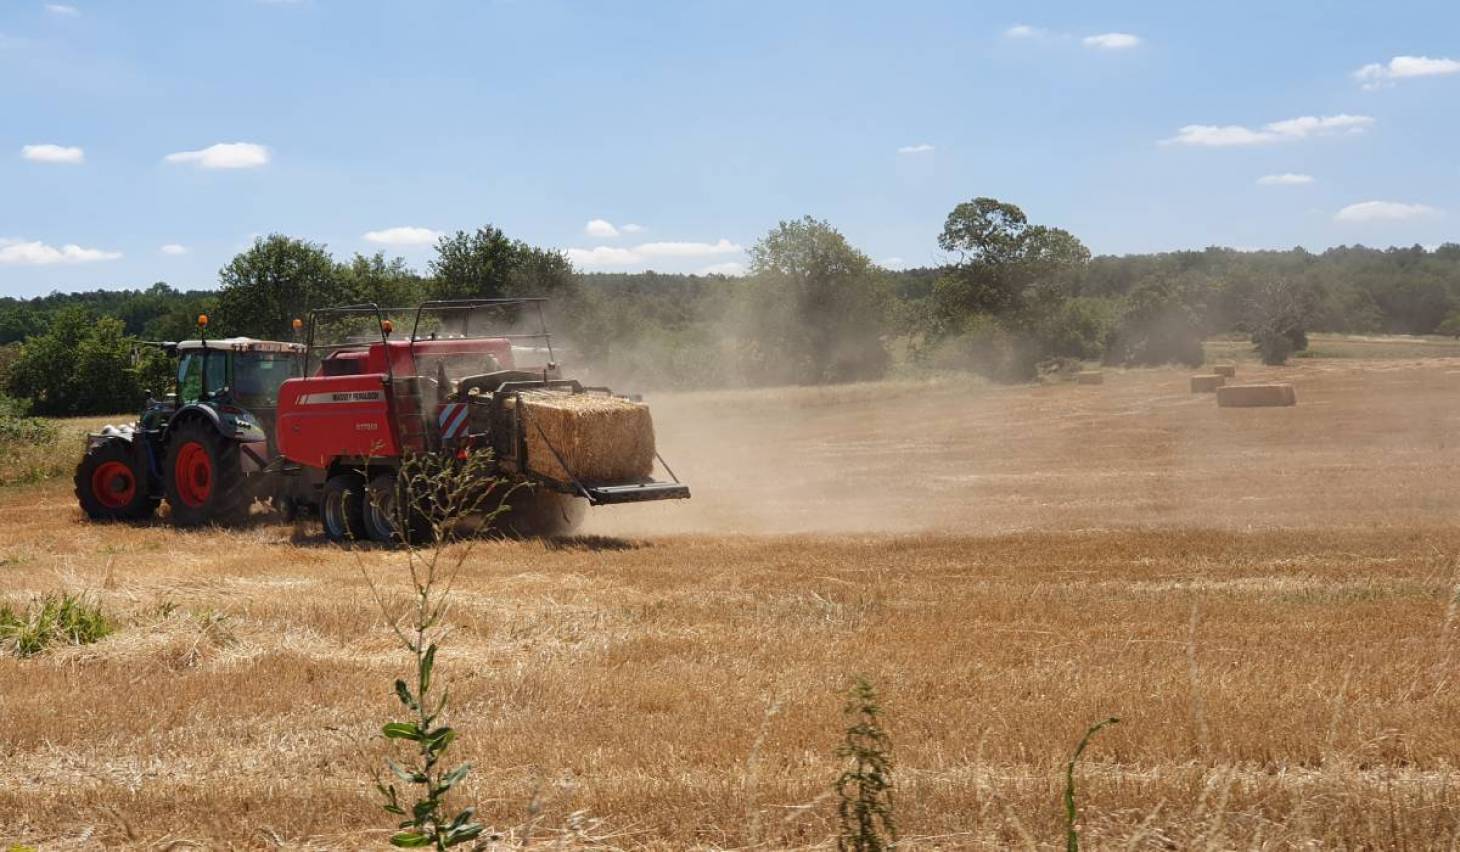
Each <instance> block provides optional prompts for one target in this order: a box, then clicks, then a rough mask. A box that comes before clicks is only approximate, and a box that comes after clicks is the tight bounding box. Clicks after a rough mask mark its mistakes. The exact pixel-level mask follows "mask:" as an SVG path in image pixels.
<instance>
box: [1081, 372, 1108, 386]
mask: <svg viewBox="0 0 1460 852" xmlns="http://www.w3.org/2000/svg"><path fill="white" fill-rule="evenodd" d="M1075 383H1076V384H1080V385H1103V384H1105V374H1104V373H1102V372H1100V371H1099V370H1081V371H1080V372H1078V373H1076V374H1075Z"/></svg>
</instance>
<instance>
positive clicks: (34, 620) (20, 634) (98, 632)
mask: <svg viewBox="0 0 1460 852" xmlns="http://www.w3.org/2000/svg"><path fill="white" fill-rule="evenodd" d="M111 632H112V624H111V621H110V620H109V619H108V618H107V617H106V615H105V614H104V613H103V612H102V611H101V607H100V606H98V605H97V604H96V603H94V602H92V601H90V600H88V599H87V598H86V597H85V596H82V595H72V594H69V593H64V594H61V595H54V594H51V595H46V596H45V597H43V598H41V599H39V600H38V601H33V602H32V603H31V604H30V605H28V606H26V607H25V609H23V610H20V611H16V610H14V609H12V608H11V606H10V605H9V604H0V647H3V648H5V649H6V650H8V651H9V652H10V653H12V654H14V655H15V656H17V657H33V656H35V655H36V654H39V653H40V652H42V651H44V650H45V649H46V648H48V647H50V646H51V645H54V644H56V643H61V644H66V645H90V644H91V643H93V642H96V641H99V640H101V639H103V638H105V637H106V636H108V635H110V634H111Z"/></svg>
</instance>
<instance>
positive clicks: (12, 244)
mask: <svg viewBox="0 0 1460 852" xmlns="http://www.w3.org/2000/svg"><path fill="white" fill-rule="evenodd" d="M121 256H122V253H121V252H119V251H104V250H102V249H89V248H82V247H81V246H78V245H75V244H67V245H64V246H61V247H60V248H56V247H55V246H50V245H46V244H45V243H43V242H40V241H33V242H26V241H24V240H4V239H0V266H54V265H55V264H59V263H95V262H96V261H99V260H116V259H117V258H119V257H121Z"/></svg>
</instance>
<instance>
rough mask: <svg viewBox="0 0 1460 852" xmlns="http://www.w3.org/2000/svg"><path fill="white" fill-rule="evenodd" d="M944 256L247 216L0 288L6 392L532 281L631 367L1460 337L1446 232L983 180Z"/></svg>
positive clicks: (679, 372) (826, 229)
mask: <svg viewBox="0 0 1460 852" xmlns="http://www.w3.org/2000/svg"><path fill="white" fill-rule="evenodd" d="M935 239H936V244H937V245H938V247H939V249H941V250H942V252H943V253H944V254H945V256H946V262H945V263H944V264H943V265H941V266H938V267H930V268H920V269H909V270H888V269H884V268H881V267H879V266H878V265H877V264H875V263H873V262H872V261H871V260H870V259H869V258H868V257H867V255H866V254H865V253H863V252H862V251H860V250H859V249H857V248H856V247H855V246H853V245H851V243H850V242H849V241H848V240H847V239H846V238H845V237H844V236H843V235H842V234H841V233H840V232H839V231H837V230H836V228H835V227H833V226H832V225H831V224H830V223H827V222H825V221H820V220H817V219H814V218H812V217H809V216H807V217H803V218H801V219H795V220H788V221H784V222H781V223H779V224H777V225H776V226H775V227H774V228H771V229H770V230H769V231H768V232H767V233H766V234H765V235H764V236H763V237H762V238H761V239H760V240H759V241H758V242H756V244H755V245H754V246H753V247H752V248H751V250H750V252H749V259H750V264H749V269H748V271H747V274H746V275H744V276H740V277H727V276H721V275H709V276H702V275H680V274H663V273H655V272H644V273H632V274H612V273H583V272H580V271H578V270H575V269H574V268H573V267H572V265H571V264H570V263H569V261H568V260H567V258H566V257H565V256H564V255H563V254H561V253H559V252H556V251H552V250H549V249H543V248H540V247H536V246H532V245H530V244H528V243H525V242H523V241H521V240H516V239H512V238H510V237H509V236H508V235H506V234H505V233H503V232H502V231H501V229H499V228H496V227H493V226H490V225H488V226H484V227H482V228H479V229H476V230H474V231H459V232H456V233H454V234H451V235H448V236H444V237H442V238H441V239H440V240H439V242H438V243H437V245H436V248H435V254H434V257H432V259H431V260H430V261H429V262H428V264H427V266H426V269H425V270H423V271H417V270H415V269H413V268H411V267H410V266H409V265H407V264H406V262H405V261H404V260H402V259H400V258H391V257H388V256H387V255H386V254H384V253H377V254H374V255H361V254H356V255H354V256H353V257H351V258H350V259H348V260H337V259H335V258H334V257H332V256H331V255H330V253H329V252H328V250H327V248H326V247H325V246H323V245H319V244H316V243H312V242H309V241H306V240H299V239H295V238H291V237H288V236H285V235H281V234H273V235H269V236H266V237H260V238H258V239H257V240H255V242H254V244H253V245H252V246H251V247H249V248H248V249H246V250H245V251H243V252H241V253H239V254H238V255H237V256H236V257H234V258H233V259H232V260H231V261H230V262H229V263H228V264H227V265H226V266H224V267H223V268H222V269H221V270H220V271H219V286H218V288H217V289H216V290H190V291H180V290H177V289H175V288H173V287H171V286H169V285H168V284H166V283H158V284H154V285H153V286H152V287H150V288H148V289H146V290H119V291H108V290H98V291H92V292H85V293H71V294H60V293H57V294H52V295H49V296H45V297H41V298H36V299H30V300H20V299H11V298H6V299H0V391H3V392H4V393H6V394H9V395H10V396H12V397H15V398H17V399H19V400H21V401H22V402H28V403H29V405H30V407H31V409H32V410H33V411H35V413H38V414H48V415H64V414H87V413H99V412H110V411H116V410H126V409H130V408H134V407H135V406H136V403H137V402H138V401H139V399H140V396H141V394H142V392H143V391H144V390H145V389H149V388H150V389H152V390H154V391H155V392H158V393H161V392H163V390H164V389H165V388H166V373H167V369H168V368H167V365H166V364H165V363H164V362H163V361H162V360H161V359H160V356H159V355H157V354H155V353H152V354H147V353H145V352H143V353H142V354H136V353H134V349H135V343H136V342H137V341H139V340H178V339H184V338H187V337H192V336H196V327H195V321H196V317H197V315H198V314H200V313H208V314H209V315H210V316H211V317H213V318H214V319H213V323H212V325H211V328H212V329H214V332H215V333H218V334H225V335H247V336H252V337H261V338H276V339H278V338H283V339H288V335H289V334H290V323H291V321H292V320H293V319H294V318H295V317H301V316H304V315H306V314H307V313H308V311H309V310H310V309H311V308H314V307H321V306H328V305H339V304H349V303H362V302H376V303H379V304H382V305H391V306H410V305H414V304H416V303H418V302H420V301H422V300H425V299H446V298H468V297H484V298H492V297H506V296H524V295H540V296H547V297H549V298H550V299H551V300H552V301H551V305H552V306H553V307H552V316H551V319H552V326H553V329H554V332H555V335H557V336H558V337H559V338H561V339H565V340H566V342H567V345H568V348H569V350H570V353H571V354H570V355H569V360H570V364H569V366H570V368H571V369H572V370H573V371H574V372H575V373H579V374H581V373H583V372H585V371H587V372H588V373H590V374H591V375H592V376H593V377H594V378H596V379H602V380H605V381H614V382H621V383H622V382H627V383H629V384H632V385H633V386H636V387H640V388H663V387H670V388H672V387H726V386H758V385H775V384H821V383H834V382H845V381H858V380H868V379H876V378H880V377H883V376H886V375H887V374H888V373H889V371H893V370H919V369H930V370H966V371H972V372H977V373H980V374H982V375H984V376H987V377H989V378H992V379H994V380H998V381H1027V380H1031V379H1034V378H1036V377H1037V376H1038V374H1039V372H1040V370H1041V369H1047V368H1049V367H1050V366H1052V365H1059V364H1061V363H1064V362H1068V361H1074V360H1080V361H1090V360H1098V361H1102V362H1104V363H1107V364H1121V365H1152V364H1162V363H1172V362H1175V363H1187V364H1193V365H1194V364H1199V363H1200V362H1201V358H1202V349H1201V340H1202V338H1203V337H1206V336H1209V335H1212V334H1218V333H1231V332H1237V333H1241V334H1244V335H1247V336H1249V337H1250V338H1251V339H1252V341H1253V344H1254V346H1255V347H1256V349H1257V350H1258V351H1259V352H1260V353H1261V355H1262V357H1263V358H1264V359H1265V360H1268V361H1270V362H1274V363H1280V362H1281V361H1282V360H1283V359H1285V358H1287V357H1288V356H1289V355H1290V354H1292V353H1293V352H1295V351H1299V350H1301V349H1303V348H1304V347H1305V346H1306V345H1307V333H1308V332H1309V331H1337V332H1353V333H1403V334H1434V333H1441V334H1453V335H1457V336H1460V245H1456V244H1453V243H1447V244H1445V245H1442V246H1439V247H1438V248H1434V249H1426V248H1423V247H1420V246H1414V247H1411V248H1390V249H1382V250H1381V249H1371V248H1365V247H1361V246H1356V247H1339V248H1334V249H1329V250H1327V251H1324V252H1322V253H1312V252H1308V251H1305V250H1303V249H1299V248H1295V249H1292V250H1289V251H1248V252H1243V251H1237V250H1233V249H1226V248H1208V249H1204V250H1199V251H1177V252H1169V253H1160V254H1142V255H1127V256H1122V257H1112V256H1106V257H1092V256H1091V253H1090V251H1089V250H1088V249H1087V248H1086V247H1085V245H1084V244H1083V243H1082V242H1081V241H1080V240H1079V238H1078V237H1076V236H1075V235H1074V234H1071V233H1069V232H1068V231H1065V230H1063V229H1060V228H1056V227H1050V226H1046V225H1041V224H1037V223H1032V222H1030V221H1029V220H1028V218H1027V217H1026V216H1025V214H1024V212H1023V211H1022V210H1020V209H1019V208H1018V207H1017V206H1015V205H1013V204H1009V203H1006V202H1001V201H999V200H997V199H992V198H976V199H973V200H970V201H968V202H965V203H963V204H959V205H958V206H957V207H955V208H954V209H953V210H952V211H951V212H950V213H949V214H948V217H947V219H946V221H945V223H944V227H943V229H942V231H941V233H939V234H937V235H936V237H935Z"/></svg>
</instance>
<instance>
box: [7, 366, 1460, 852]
mask: <svg viewBox="0 0 1460 852" xmlns="http://www.w3.org/2000/svg"><path fill="white" fill-rule="evenodd" d="M1314 348H1315V351H1316V352H1317V353H1318V354H1320V355H1322V356H1323V357H1316V358H1311V359H1303V360H1299V361H1295V362H1294V363H1293V364H1292V365H1291V366H1288V367H1284V368H1263V367H1260V366H1256V365H1253V364H1250V363H1245V362H1244V363H1243V364H1242V365H1241V370H1240V373H1239V375H1240V378H1241V379H1242V380H1244V381H1246V380H1259V379H1260V380H1266V379H1280V380H1284V381H1291V382H1293V383H1294V384H1295V385H1296V386H1297V392H1298V399H1299V404H1298V405H1297V406H1296V407H1293V408H1283V409H1218V408H1217V407H1216V406H1215V403H1214V401H1213V399H1212V398H1211V396H1209V395H1192V394H1190V393H1188V392H1187V388H1186V378H1187V376H1188V375H1189V374H1188V373H1187V372H1184V371H1180V370H1174V369H1160V370H1138V371H1110V372H1107V375H1106V383H1105V384H1103V385H1099V386H1076V385H1073V384H1068V383H1060V384H1049V385H1046V386H1039V387H1016V388H996V387H988V386H984V385H981V384H978V383H976V382H971V381H967V380H952V379H950V380H946V381H925V382H892V383H885V384H876V385H861V386H849V387H838V388H828V389H783V390H769V391H748V392H734V393H731V392H720V393H703V394H685V395H676V396H663V397H658V398H653V397H651V398H650V400H649V401H650V403H651V404H652V405H653V407H654V411H655V417H656V423H657V424H658V430H659V434H660V444H661V447H662V449H663V451H664V454H665V457H666V458H667V459H668V460H669V462H670V464H672V465H674V467H675V472H676V473H678V474H679V476H680V477H681V478H683V479H685V480H686V481H688V482H690V483H691V485H692V487H693V488H694V491H695V497H694V499H693V500H691V501H689V502H687V503H678V504H661V505H646V506H630V507H615V508H608V509H597V510H593V512H592V513H591V518H590V521H589V524H588V527H587V528H586V529H585V531H584V535H582V536H579V537H576V538H573V539H567V540H561V541H551V542H542V541H530V542H484V543H481V544H479V545H477V547H476V549H475V551H474V552H473V553H472V554H471V555H470V557H469V558H468V559H467V562H466V564H465V567H464V568H463V572H462V575H461V577H460V580H459V582H458V586H457V592H456V598H455V605H454V609H453V611H452V616H451V621H452V624H453V633H452V634H451V636H450V637H449V639H448V640H447V646H446V649H445V650H444V651H443V653H442V657H441V661H440V664H439V673H438V676H439V677H444V678H445V679H446V680H447V682H449V684H450V686H451V691H452V695H453V705H454V710H453V711H452V713H451V721H452V722H453V723H454V724H455V725H456V726H457V727H458V728H459V729H460V731H461V737H460V739H459V740H458V741H457V744H456V745H454V746H453V750H454V751H456V752H458V754H457V757H458V758H460V759H468V760H471V761H472V763H473V764H474V766H475V768H474V770H473V772H472V774H471V775H470V776H469V778H468V780H467V781H466V782H465V783H464V785H463V786H462V787H461V788H460V789H461V794H460V796H459V797H458V801H459V802H460V803H462V804H465V803H475V804H477V805H478V807H479V809H480V812H481V815H482V818H483V820H484V821H485V822H488V823H490V824H491V825H492V826H493V827H494V828H496V829H498V830H500V831H503V832H508V831H510V832H512V836H514V837H518V838H520V837H522V836H523V835H528V836H530V837H531V838H532V839H533V841H534V842H535V843H541V844H543V845H548V844H552V843H557V844H560V845H561V847H563V848H577V847H595V848H652V849H685V848H704V849H728V848H737V849H745V848H761V849H781V848H806V847H818V846H820V847H825V846H826V845H827V844H828V841H829V838H830V837H831V836H832V834H833V832H834V828H835V802H834V800H833V799H832V797H831V796H830V794H829V790H830V786H831V783H832V781H833V780H834V779H835V778H836V776H837V774H838V772H839V770H840V765H841V764H840V762H839V761H838V760H837V759H836V757H835V755H834V751H835V749H836V747H837V745H838V741H839V737H840V734H841V730H842V728H843V727H844V726H845V722H844V720H843V718H842V716H841V709H842V703H843V695H844V690H845V688H846V686H847V685H848V684H849V682H850V680H851V678H852V677H853V676H855V675H857V674H865V675H866V676H867V677H868V678H869V679H870V680H871V681H872V682H873V683H874V684H875V685H876V686H877V687H878V689H879V690H880V692H881V694H882V697H883V699H884V704H885V710H886V717H887V725H888V727H889V729H890V732H891V735H892V738H893V742H894V749H895V751H894V754H895V760H896V768H895V775H894V777H895V780H896V794H895V795H896V808H897V815H898V823H899V826H900V828H901V831H902V835H903V837H904V838H905V840H906V843H905V846H906V848H920V849H921V848H929V849H931V848H940V849H962V848H988V849H993V848H1007V847H1011V846H1012V847H1020V848H1062V846H1063V843H1064V836H1063V831H1064V824H1063V815H1062V809H1061V807H1062V806H1061V803H1060V795H1061V792H1062V790H1063V764H1064V761H1066V760H1067V759H1068V756H1069V753H1070V751H1071V750H1072V748H1073V746H1074V743H1075V742H1076V741H1077V740H1078V739H1079V737H1080V735H1081V734H1082V733H1083V732H1084V730H1085V728H1086V727H1087V726H1088V725H1089V724H1091V723H1093V722H1095V721H1098V720H1100V719H1103V718H1105V717H1107V716H1111V715H1114V716H1119V717H1120V719H1121V722H1120V724H1118V725H1116V726H1114V727H1112V728H1109V729H1106V730H1105V731H1103V732H1102V733H1101V734H1100V735H1099V736H1098V738H1097V739H1096V740H1095V742H1094V744H1093V745H1092V746H1091V748H1090V750H1089V751H1088V752H1087V754H1086V758H1085V762H1084V763H1082V765H1081V768H1080V770H1079V772H1078V779H1079V783H1080V807H1081V812H1082V817H1081V824H1082V831H1083V834H1084V838H1085V841H1086V846H1087V847H1088V848H1111V849H1115V848H1120V849H1186V848H1211V849H1234V848H1273V849H1276V848H1319V847H1322V848H1350V849H1352V848H1408V849H1429V848H1449V849H1453V848H1456V845H1457V844H1460V769H1457V767H1460V729H1457V727H1456V725H1455V720H1456V719H1457V718H1460V696H1457V679H1460V623H1457V621H1460V619H1457V606H1460V597H1457V596H1460V523H1457V522H1456V510H1457V508H1460V357H1455V356H1457V355H1460V351H1457V349H1456V347H1455V346H1453V345H1447V344H1443V343H1439V342H1435V341H1426V342H1418V343H1415V342H1406V341H1402V340H1401V341H1394V340H1390V341H1385V340H1354V339H1346V340H1345V339H1336V338H1335V339H1320V340H1316V341H1315V345H1314ZM1234 351H1235V350H1234ZM401 565H402V557H401V555H400V554H398V553H393V552H390V551H383V550H363V551H359V552H348V551H345V550H341V549H338V548H334V547H330V546H327V545H326V544H324V543H323V542H322V541H321V540H320V538H319V536H318V535H317V533H316V531H315V530H314V529H313V528H311V527H301V528H293V527H290V526H287V525H283V524H280V523H277V522H270V521H267V520H261V521H259V522H258V523H255V524H254V525H252V526H250V527H248V528H245V529H240V530H231V531H217V530H214V531H204V532H188V531H180V530H176V529H173V528H170V527H169V526H167V525H166V524H165V523H158V524H156V525H151V526H142V527H120V526H99V525H92V524H87V523H83V522H82V521H81V519H80V516H79V513H78V512H77V510H76V509H75V507H74V500H73V499H72V497H71V495H70V493H69V483H65V482H61V481H53V482H50V483H46V484H42V485H36V486H25V487H12V488H3V489H0V598H3V599H6V600H10V601H13V602H17V603H23V602H25V601H26V600H27V599H29V598H30V597H32V596H34V595H37V594H41V593H44V592H47V591H58V590H68V591H73V592H77V591H86V592H88V593H90V594H91V595H93V596H94V597H95V598H96V599H97V600H98V601H100V602H101V604H102V605H103V606H104V607H105V609H106V610H107V611H108V612H109V613H111V614H113V615H114V616H115V618H116V620H117V621H118V623H119V628H120V629H119V630H118V631H117V632H116V633H115V634H114V635H113V636H111V637H108V638H106V639H104V640H102V641H101V642H99V643H97V644H95V645H90V646H85V647H77V648H65V649H60V650H56V651H52V652H48V653H46V654H43V655H41V656H39V657H35V658H31V659H27V660H19V659H15V658H9V657H6V658H0V847H3V846H4V844H6V843H25V844H30V845H38V846H41V847H42V848H73V847H97V848H100V847H117V846H133V847H137V848H185V847H187V846H190V845H191V846H206V847H214V848H228V847H235V848H254V847H276V846H285V847H289V848H300V847H318V848H362V847H376V846H380V845H383V843H384V838H385V837H386V836H387V829H388V828H389V827H390V825H391V823H390V822H389V821H388V819H387V818H386V815H384V814H383V813H381V812H380V811H379V810H378V809H377V808H376V807H375V806H374V804H373V802H372V799H371V797H370V793H371V782H370V770H371V768H372V767H374V766H378V765H380V763H381V759H382V758H383V756H384V755H385V753H386V749H385V746H384V745H383V744H382V742H381V741H380V740H379V739H378V738H376V737H374V736H373V735H374V733H375V732H376V731H378V730H379V726H380V725H381V724H382V723H384V722H385V721H388V720H390V719H392V718H394V717H395V710H396V709H397V706H398V705H395V704H394V699H393V698H392V696H391V694H390V691H391V683H392V681H393V679H394V678H395V677H396V676H397V675H399V674H401V673H403V672H404V671H405V666H406V662H407V661H406V659H405V657H404V655H403V654H402V653H401V652H400V651H398V650H396V649H395V647H394V646H393V645H392V638H391V636H390V634H389V631H388V629H387V628H386V626H385V623H384V620H383V618H382V616H381V615H380V613H379V610H378V609H377V607H376V605H375V603H374V602H373V601H372V599H371V596H370V594H369V591H368V588H367V586H366V583H365V580H364V579H363V576H362V572H366V573H368V574H369V575H370V576H371V577H373V578H375V579H376V580H377V581H378V582H380V583H382V584H383V585H384V586H385V587H387V588H389V589H393V590H394V592H393V593H392V595H391V597H392V600H398V599H399V597H400V596H401V595H403V594H404V590H405V587H404V585H403V583H402V582H401V577H400V571H401ZM504 842H505V841H504Z"/></svg>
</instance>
